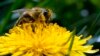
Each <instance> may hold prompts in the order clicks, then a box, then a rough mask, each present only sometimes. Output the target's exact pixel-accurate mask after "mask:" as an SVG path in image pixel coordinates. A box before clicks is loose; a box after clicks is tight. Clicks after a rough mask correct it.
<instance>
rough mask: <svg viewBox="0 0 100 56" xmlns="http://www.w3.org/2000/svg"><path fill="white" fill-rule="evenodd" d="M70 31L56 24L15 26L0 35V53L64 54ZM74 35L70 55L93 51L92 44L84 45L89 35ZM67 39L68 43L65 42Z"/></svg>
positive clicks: (26, 55) (15, 55)
mask: <svg viewBox="0 0 100 56" xmlns="http://www.w3.org/2000/svg"><path fill="white" fill-rule="evenodd" d="M71 33H72V32H70V31H68V30H67V29H66V28H63V27H61V26H59V25H57V24H52V23H50V24H48V25H45V26H43V25H42V24H38V26H35V28H34V27H32V24H31V23H26V24H23V25H19V26H16V27H14V28H12V29H11V30H10V31H9V33H6V34H5V35H4V36H1V37H0V55H6V54H9V53H11V54H12V56H65V55H67V53H68V48H69V46H70V42H71V40H69V37H70V35H71ZM81 37H82V36H74V42H73V44H72V45H73V46H72V49H71V50H70V56H85V54H84V53H95V52H97V51H98V50H91V49H92V47H93V46H92V45H84V44H85V43H86V41H87V40H89V39H90V37H87V38H85V39H81ZM67 41H68V43H67Z"/></svg>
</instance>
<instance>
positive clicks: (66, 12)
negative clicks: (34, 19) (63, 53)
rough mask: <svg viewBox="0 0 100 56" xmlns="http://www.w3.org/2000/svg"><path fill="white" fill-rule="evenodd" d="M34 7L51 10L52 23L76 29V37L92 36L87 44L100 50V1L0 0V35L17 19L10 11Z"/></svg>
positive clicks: (16, 15) (92, 55) (15, 14)
mask: <svg viewBox="0 0 100 56" xmlns="http://www.w3.org/2000/svg"><path fill="white" fill-rule="evenodd" d="M34 7H43V8H49V9H51V10H53V12H54V13H53V19H52V22H53V23H55V22H56V23H58V24H59V25H60V26H63V27H66V28H67V29H68V30H71V31H72V30H73V29H74V28H76V30H77V32H76V33H77V35H80V34H83V35H84V37H86V36H88V35H92V36H93V38H92V39H91V40H89V41H88V43H87V44H93V45H94V49H95V48H100V0H0V35H3V34H4V33H6V32H8V30H9V29H10V28H12V27H13V25H14V23H15V22H16V20H17V19H18V17H19V15H18V13H12V12H11V11H13V10H16V9H22V8H34ZM99 53H100V52H97V53H96V54H87V55H88V56H94V55H100V54H99Z"/></svg>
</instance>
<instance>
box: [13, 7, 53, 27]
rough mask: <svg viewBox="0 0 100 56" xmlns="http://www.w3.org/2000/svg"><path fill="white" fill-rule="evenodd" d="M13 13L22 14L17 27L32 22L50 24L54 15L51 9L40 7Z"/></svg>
mask: <svg viewBox="0 0 100 56" xmlns="http://www.w3.org/2000/svg"><path fill="white" fill-rule="evenodd" d="M12 12H18V13H20V14H21V16H20V17H19V19H18V20H17V22H16V23H15V26H16V25H20V24H23V23H30V22H33V23H34V22H40V23H48V22H50V20H51V15H52V11H51V10H50V9H45V8H40V7H34V8H32V9H19V10H14V11H12Z"/></svg>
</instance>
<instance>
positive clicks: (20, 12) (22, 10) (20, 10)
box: [12, 8, 30, 14]
mask: <svg viewBox="0 0 100 56" xmlns="http://www.w3.org/2000/svg"><path fill="white" fill-rule="evenodd" d="M25 11H30V9H24V8H23V9H17V10H13V11H12V12H13V13H19V14H23V13H24V12H25Z"/></svg>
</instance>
